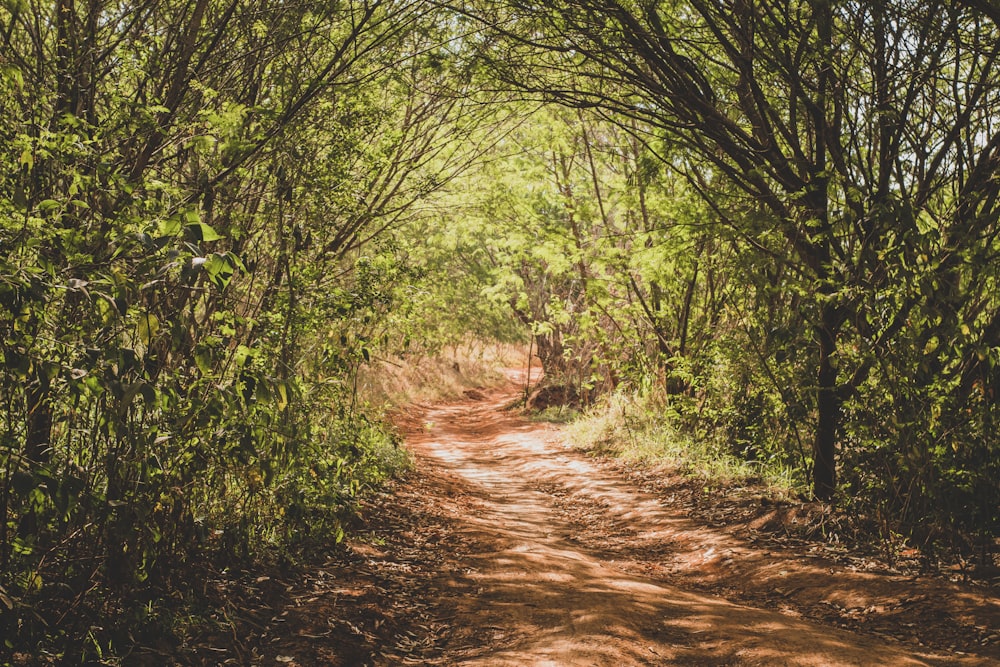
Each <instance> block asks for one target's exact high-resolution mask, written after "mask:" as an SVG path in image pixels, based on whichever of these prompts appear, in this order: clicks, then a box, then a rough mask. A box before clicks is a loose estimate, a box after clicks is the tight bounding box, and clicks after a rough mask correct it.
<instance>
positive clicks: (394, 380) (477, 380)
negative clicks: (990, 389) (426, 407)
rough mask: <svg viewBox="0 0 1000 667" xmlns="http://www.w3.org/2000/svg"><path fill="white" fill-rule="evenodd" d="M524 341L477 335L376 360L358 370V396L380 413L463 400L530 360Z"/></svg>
mask: <svg viewBox="0 0 1000 667" xmlns="http://www.w3.org/2000/svg"><path fill="white" fill-rule="evenodd" d="M526 358H527V352H526V350H524V349H522V346H519V345H508V344H502V343H486V342H482V341H478V340H474V339H470V340H467V341H465V342H463V343H461V344H459V345H454V346H448V347H445V348H442V349H441V350H439V351H437V352H436V353H433V354H431V353H421V354H412V355H407V356H405V357H397V358H392V359H382V358H373V359H372V363H371V364H370V365H368V366H366V367H363V368H362V369H361V371H360V372H359V374H358V397H359V399H360V400H362V401H364V402H366V403H367V404H368V405H370V406H372V407H373V408H375V409H376V410H378V411H382V412H385V411H388V410H393V409H398V408H401V407H404V406H406V405H412V404H416V403H435V402H440V401H447V400H452V399H455V398H458V397H460V396H462V395H463V393H464V392H466V391H468V390H470V389H482V388H485V387H490V386H496V385H498V384H502V383H503V382H504V381H505V376H504V372H503V371H504V369H505V368H512V367H518V366H520V365H523V364H524V363H525V359H526Z"/></svg>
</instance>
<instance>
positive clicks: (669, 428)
mask: <svg viewBox="0 0 1000 667" xmlns="http://www.w3.org/2000/svg"><path fill="white" fill-rule="evenodd" d="M681 400H683V399H681ZM701 426H705V425H701ZM562 437H563V440H564V442H565V443H566V444H567V445H568V446H571V447H573V448H576V449H579V450H582V451H586V452H590V453H593V454H598V455H605V456H612V457H615V458H619V459H622V460H625V461H631V462H637V463H640V464H643V465H648V466H664V467H667V468H671V469H672V470H673V471H676V472H678V473H680V474H683V475H686V476H689V477H693V478H697V479H700V480H704V481H710V482H713V483H715V484H719V485H760V486H762V487H764V488H765V489H766V490H767V492H768V493H770V494H773V495H779V496H787V495H792V494H793V493H794V492H795V491H796V490H797V489H796V479H795V475H794V474H793V470H792V469H791V468H790V467H788V466H786V465H783V464H782V463H780V462H778V461H775V460H763V461H762V460H746V459H745V458H742V457H740V456H738V455H737V454H735V453H734V451H733V448H732V447H731V446H730V444H729V443H728V442H727V441H726V436H725V435H724V434H723V432H722V431H720V430H718V429H710V428H699V427H696V426H693V425H692V421H691V418H690V417H687V416H684V415H682V414H680V413H679V412H678V411H677V409H676V408H675V406H674V405H672V404H671V402H670V399H669V398H665V397H663V396H655V395H650V396H640V395H637V394H634V393H626V392H615V393H612V394H610V395H608V396H607V397H606V398H605V399H604V400H602V401H600V402H598V403H597V404H595V405H593V406H591V407H590V408H589V409H587V410H586V411H585V412H583V413H581V414H580V415H579V416H578V418H576V419H575V420H573V421H571V422H570V423H568V424H566V425H565V426H564V427H563V428H562Z"/></svg>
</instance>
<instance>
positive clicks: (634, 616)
mask: <svg viewBox="0 0 1000 667" xmlns="http://www.w3.org/2000/svg"><path fill="white" fill-rule="evenodd" d="M518 379H519V378H518V377H517V376H516V375H513V376H512V380H514V381H517V380H518ZM513 391H514V390H513V389H507V390H502V391H495V392H490V393H488V394H487V395H477V393H476V392H471V393H470V394H471V395H470V397H469V400H466V401H462V402H459V403H455V404H452V405H447V406H439V407H433V408H428V409H426V410H425V411H424V412H423V413H422V414H420V415H416V416H411V418H410V420H409V422H408V423H407V424H405V428H406V430H407V431H408V433H407V443H408V446H409V447H410V448H412V450H413V451H414V453H415V454H416V457H417V468H418V472H417V473H416V474H415V475H414V476H413V477H412V478H411V479H410V480H408V482H407V483H405V484H403V485H400V486H399V487H398V488H397V489H396V490H395V492H394V493H393V494H392V495H387V496H385V497H384V498H383V499H382V500H381V501H380V502H379V504H377V505H376V506H373V507H372V508H370V512H371V513H372V514H373V520H374V523H373V527H372V531H373V537H374V538H375V539H374V541H357V542H353V543H352V545H351V550H350V552H349V558H347V559H346V560H343V559H341V560H339V561H331V563H330V564H329V566H328V567H326V568H325V569H323V570H320V572H321V575H322V576H320V575H317V576H314V577H312V578H307V580H306V581H304V582H299V583H296V584H294V585H290V586H289V591H290V592H291V597H292V599H293V600H294V603H291V604H289V605H288V608H287V609H285V611H284V612H283V613H276V614H275V617H274V618H275V619H277V620H278V621H279V622H280V625H276V624H272V627H270V628H269V629H268V631H267V632H265V633H264V634H263V635H262V636H261V643H260V645H261V646H262V647H264V648H262V649H261V650H260V651H257V650H255V651H254V653H255V655H257V656H258V657H259V658H260V661H259V662H260V664H274V661H275V660H277V661H278V662H280V663H287V664H300V665H311V664H344V665H357V666H360V665H402V664H419V665H490V666H498V667H502V666H508V665H509V666H514V665H518V666H521V665H537V666H543V665H552V666H560V667H563V666H574V665H581V666H583V665H614V666H616V667H618V666H628V665H810V666H817V665H829V666H834V665H991V664H1000V659H998V658H1000V654H998V652H997V644H998V643H1000V641H998V640H1000V636H997V635H996V633H997V631H998V628H1000V625H998V624H997V620H998V619H1000V605H998V598H997V596H996V595H995V592H994V593H990V592H988V591H984V590H982V589H974V588H965V587H960V586H958V585H956V584H951V583H949V582H945V581H937V580H913V579H912V578H910V579H907V578H905V577H901V576H894V575H886V574H872V573H868V572H859V571H855V570H856V568H854V569H852V568H850V567H845V566H843V565H839V564H836V563H830V562H827V561H825V560H823V559H818V558H814V557H810V554H808V553H805V554H803V553H791V552H789V553H783V552H778V551H775V550H774V549H764V548H759V547H755V546H754V545H752V544H750V543H749V542H748V541H746V540H743V539H740V538H739V537H738V536H735V535H733V534H732V533H731V532H726V531H725V530H722V529H715V528H709V527H706V526H705V525H703V524H700V523H699V522H697V521H694V520H692V519H691V518H690V517H689V516H687V514H686V513H685V512H684V511H683V510H682V509H679V508H678V507H677V506H676V505H672V504H671V503H670V502H669V498H668V497H664V495H663V494H661V493H649V492H647V491H643V490H641V489H640V488H639V486H638V485H637V484H635V483H633V482H632V481H629V480H627V479H625V478H624V477H623V476H622V474H620V472H616V471H615V470H614V469H613V468H611V467H609V466H607V465H605V464H602V463H601V462H599V461H594V460H592V459H589V458H587V457H585V456H583V455H581V454H579V453H577V452H574V451H571V450H567V449H566V448H565V447H563V446H562V445H561V444H559V441H558V439H557V438H556V437H555V435H556V433H555V430H554V429H553V427H551V426H547V425H543V424H537V423H531V422H528V421H526V420H524V419H522V418H520V417H518V416H516V415H513V414H511V413H509V412H505V411H504V410H503V409H502V408H503V406H504V405H506V404H508V403H509V402H510V401H511V400H512V399H513V398H514V393H513ZM293 589H294V590H293ZM994 591H995V589H994ZM273 620H274V619H272V621H273ZM255 662H257V660H255Z"/></svg>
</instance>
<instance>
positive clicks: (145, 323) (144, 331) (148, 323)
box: [137, 313, 160, 347]
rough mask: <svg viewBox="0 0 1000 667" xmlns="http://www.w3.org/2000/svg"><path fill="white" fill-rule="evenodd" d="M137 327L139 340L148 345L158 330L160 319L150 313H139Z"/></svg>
mask: <svg viewBox="0 0 1000 667" xmlns="http://www.w3.org/2000/svg"><path fill="white" fill-rule="evenodd" d="M137 328H138V334H139V340H140V341H142V344H143V345H145V346H146V347H149V344H150V343H151V342H152V341H153V339H154V338H155V337H156V334H157V332H159V330H160V320H159V319H158V318H157V317H156V315H153V314H152V313H146V314H145V315H140V316H139V325H138V327H137Z"/></svg>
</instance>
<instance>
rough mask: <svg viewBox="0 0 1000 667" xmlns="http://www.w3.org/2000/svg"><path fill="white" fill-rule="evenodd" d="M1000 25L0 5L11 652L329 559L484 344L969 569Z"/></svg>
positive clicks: (994, 276)
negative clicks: (391, 417)
mask: <svg viewBox="0 0 1000 667" xmlns="http://www.w3.org/2000/svg"><path fill="white" fill-rule="evenodd" d="M998 20H1000V16H998V15H997V13H996V12H995V11H994V10H993V9H992V8H991V6H989V5H988V3H980V2H971V1H970V2H965V3H944V2H929V3H916V4H915V3H912V2H884V3H877V4H874V5H871V6H868V5H864V6H859V5H858V4H857V3H843V2H812V1H806V2H792V3H788V2H784V1H781V2H778V1H771V0H766V1H764V2H759V3H747V2H738V1H734V2H723V3H703V2H700V1H695V0H692V1H684V2H672V1H665V2H657V3H645V4H641V6H640V5H634V6H633V5H632V4H628V3H625V4H620V3H618V2H615V1H613V0H558V1H556V2H551V3H547V4H546V5H545V6H544V7H538V6H536V5H531V4H528V5H522V4H521V3H520V2H519V0H476V1H475V2H468V3H466V2H460V1H458V0H456V2H444V3H441V2H438V3H425V2H422V1H421V0H415V1H407V0H384V1H383V0H375V1H374V2H362V3H360V4H358V3H346V4H345V3H337V2H332V3H318V4H317V3H314V2H307V3H302V2H300V3H296V2H291V3H269V2H264V1H262V0H247V1H242V0H240V1H236V0H233V1H232V2H218V1H216V0H149V1H147V2H140V3H126V4H121V3H114V2H109V1H105V0H86V1H82V0H81V1H74V0H51V1H47V0H13V1H10V2H6V3H4V4H3V5H2V6H0V338H2V346H0V637H2V638H3V639H2V641H3V643H4V646H3V648H2V649H0V650H4V651H5V652H6V653H8V654H9V655H12V656H18V657H17V659H18V660H22V661H24V660H34V661H38V662H46V661H48V662H56V661H58V660H63V659H66V660H69V659H72V660H75V661H78V662H87V661H96V662H101V661H104V662H108V663H114V662H115V661H119V662H120V661H122V660H126V659H127V656H128V655H129V651H130V647H132V646H135V645H136V644H137V643H138V642H140V640H141V638H142V637H143V636H144V635H143V633H147V634H149V633H156V632H161V631H163V629H164V628H166V629H167V630H168V631H169V629H170V628H171V627H175V626H178V624H179V625H180V626H183V621H182V620H180V619H181V618H182V617H183V615H184V614H186V613H187V612H186V611H185V609H189V608H193V606H194V605H196V604H197V594H196V591H197V590H198V585H199V584H198V582H199V579H198V577H197V576H195V575H194V574H193V573H195V572H203V573H208V574H206V575H205V576H207V577H210V576H211V573H212V572H220V571H222V570H225V569H226V568H234V567H239V566H241V564H246V563H255V562H281V561H282V560H284V561H288V562H291V561H294V560H295V559H296V558H297V557H298V554H301V553H303V552H304V550H307V549H309V548H311V546H314V545H316V544H335V543H336V542H337V541H338V540H340V539H341V538H342V537H343V536H344V534H345V531H347V530H348V529H349V522H350V517H351V516H352V514H353V512H354V508H355V507H356V505H357V503H358V501H359V499H360V498H363V497H364V496H365V494H367V493H370V492H372V490H374V489H377V488H379V486H380V485H381V484H382V483H383V482H384V481H385V480H387V479H389V478H391V477H392V476H393V475H395V474H397V473H398V472H399V471H400V470H403V469H405V468H406V466H407V465H408V463H407V461H408V458H407V456H406V454H405V452H404V451H402V450H401V449H400V448H399V446H398V445H399V443H398V441H397V439H396V437H395V436H394V435H393V432H392V430H391V428H389V427H388V426H387V425H386V424H385V421H384V413H385V408H386V406H397V407H398V406H400V405H402V404H404V403H405V402H406V401H410V400H419V401H429V400H436V399H438V398H440V397H442V396H445V395H449V394H452V395H453V394H454V393H455V392H461V391H463V390H464V389H463V387H466V386H467V385H474V384H476V383H478V382H480V380H479V379H478V378H479V377H486V376H488V367H489V365H490V363H491V360H490V359H487V358H484V357H483V355H482V354H481V353H480V351H477V350H474V349H472V348H470V347H469V346H470V345H479V344H480V343H478V342H477V343H472V342H471V341H486V342H487V343H488V344H489V345H493V344H499V345H524V346H527V347H528V352H527V353H525V354H524V357H525V358H527V356H528V355H530V354H536V355H537V356H538V358H539V359H540V360H541V363H542V366H543V367H544V376H545V380H544V383H543V385H542V386H540V387H538V388H536V391H535V392H533V395H531V396H526V399H527V403H528V405H529V407H533V408H537V409H539V410H546V409H549V410H553V409H554V410H556V411H557V412H558V410H559V409H560V408H559V406H564V407H566V406H568V407H569V408H571V409H585V408H587V407H588V406H594V405H601V404H602V403H601V402H602V401H609V402H608V403H606V405H607V406H608V407H607V408H606V409H605V411H604V413H603V416H602V415H601V413H599V412H595V413H590V417H588V418H587V419H589V422H587V421H585V422H582V423H581V424H579V425H578V426H576V427H574V428H576V429H577V431H576V433H577V434H582V435H580V437H581V439H583V440H589V441H591V442H593V443H594V446H601V447H603V446H605V444H603V443H605V442H610V441H612V440H614V441H616V442H618V443H625V446H626V447H627V448H631V450H632V451H633V454H630V455H635V456H639V457H642V458H645V457H647V456H654V455H655V456H660V455H662V454H663V453H666V455H667V456H668V457H670V458H676V459H680V460H681V465H682V466H686V467H688V468H690V469H692V470H694V469H706V470H708V469H721V470H722V471H723V473H724V474H732V475H743V474H746V475H751V474H752V475H756V476H760V477H761V478H764V479H777V480H786V481H787V484H788V485H789V486H790V487H791V488H794V489H795V490H796V491H797V492H800V493H803V494H805V495H807V496H808V497H810V498H815V499H818V500H820V501H822V502H826V503H831V504H834V505H840V506H849V507H850V508H851V510H852V511H853V512H855V513H857V514H858V515H859V516H864V517H866V518H867V520H868V521H869V522H870V525H872V526H877V527H878V528H877V530H879V531H882V534H884V535H892V536H902V538H904V539H906V540H908V541H909V543H911V544H913V545H915V546H916V547H918V548H920V549H923V550H925V551H927V552H928V553H947V554H950V555H952V556H953V557H954V558H957V559H961V560H963V562H969V563H975V564H977V566H981V567H983V568H984V569H988V568H989V567H993V566H994V563H995V557H996V554H997V551H998V543H997V539H998V535H1000V440H998V436H997V429H996V424H997V423H998V418H1000V414H998V410H1000V407H998V406H1000V403H998V401H997V392H998V391H1000V386H998V385H1000V372H998V369H1000V296H998V295H1000V290H998V289H997V287H998V279H1000V274H998V270H1000V262H997V258H998V256H1000V129H998V128H997V120H996V119H997V118H998V117H1000V83H998V81H997V79H996V77H995V76H993V72H995V71H996V64H997V59H998V58H1000V52H998V51H997V50H996V48H995V46H994V45H995V44H996V43H997V42H998V40H1000V28H998ZM463 346H465V351H464V352H462V349H463ZM456 350H458V351H457V352H456ZM455 355H458V356H457V357H456V358H455V359H452V358H451V357H452V356H455ZM435 360H436V361H435ZM441 360H445V361H443V362H442V361H441ZM441 363H443V364H444V367H443V368H441V367H440V366H437V367H436V366H435V364H441ZM454 363H457V364H458V366H457V368H455V367H454V366H453V365H452V364H454ZM436 368H440V372H441V373H442V374H441V375H439V374H438V373H439V371H438V370H435V369H436ZM442 377H443V378H444V381H439V380H438V379H436V378H442ZM432 378H435V379H432ZM609 397H610V398H609ZM564 414H565V413H564ZM587 431H589V435H588V434H587V433H586V432H587ZM682 444H683V445H684V446H683V447H682V446H681V445H682ZM616 446H617V445H616ZM653 452H655V454H654V453H653ZM720 461H721V462H722V463H720ZM726 471H729V472H726ZM752 471H753V472H752ZM783 483H784V482H783ZM177 600H181V601H191V602H190V605H188V606H187V607H185V606H184V605H185V604H187V602H184V603H183V604H181V603H178V602H177ZM12 660H13V659H12Z"/></svg>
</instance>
